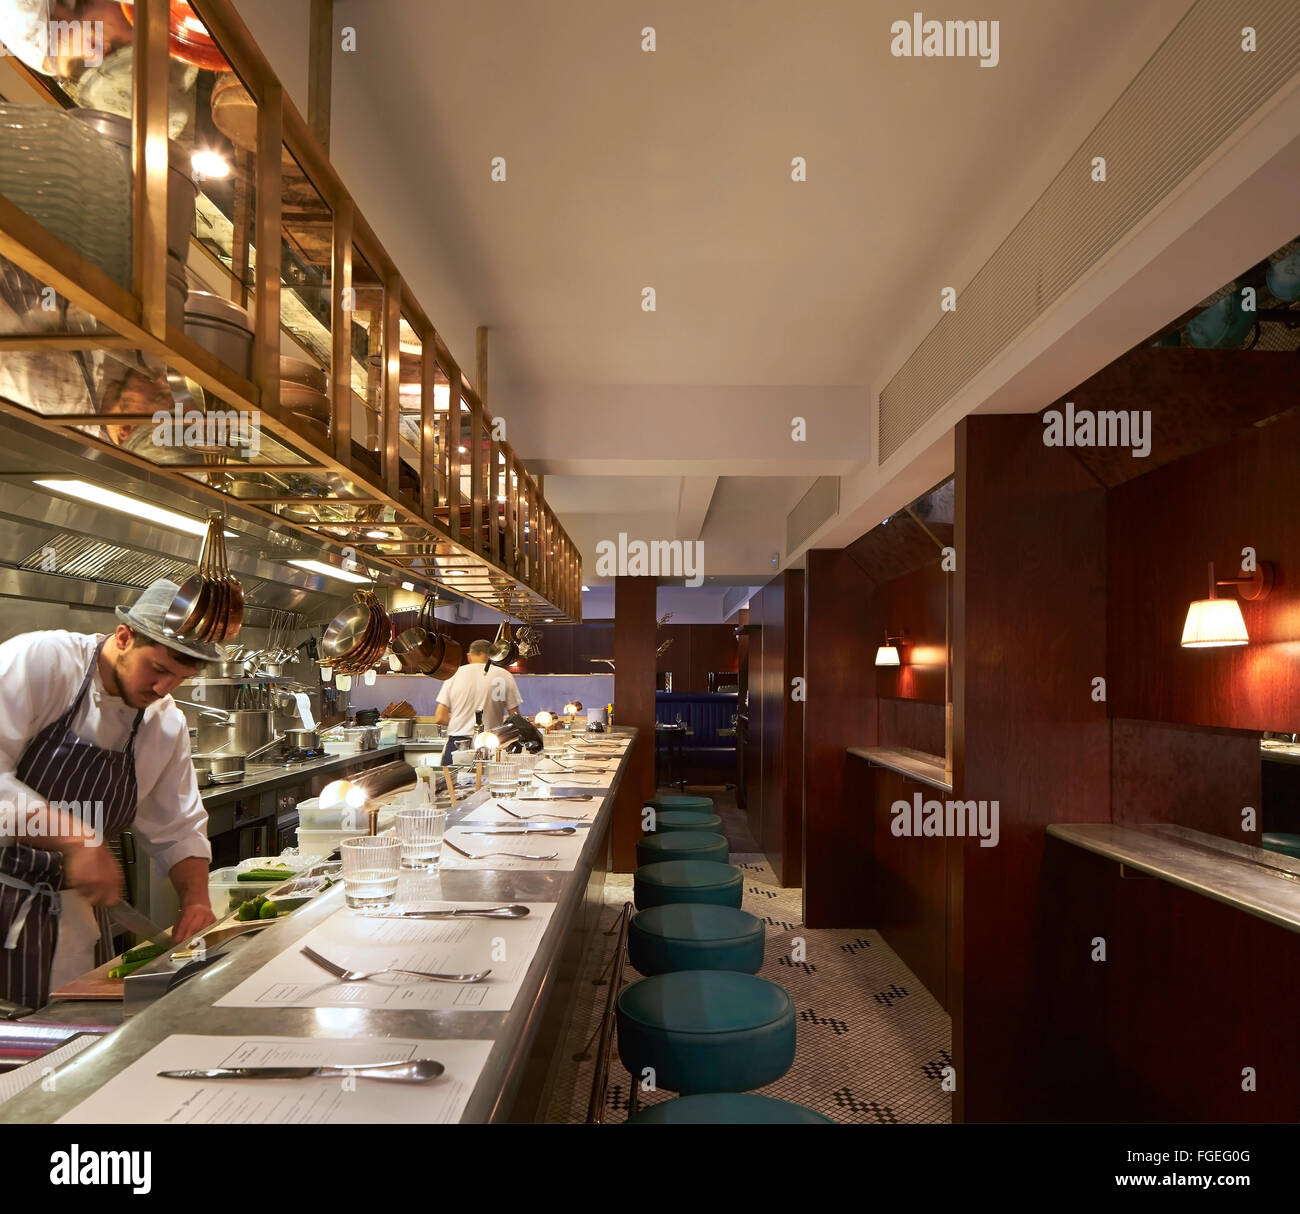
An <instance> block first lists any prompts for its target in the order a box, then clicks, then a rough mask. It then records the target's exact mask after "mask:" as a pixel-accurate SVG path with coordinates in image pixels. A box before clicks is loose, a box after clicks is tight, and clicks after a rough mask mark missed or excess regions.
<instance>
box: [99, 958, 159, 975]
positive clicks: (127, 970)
mask: <svg viewBox="0 0 1300 1214" xmlns="http://www.w3.org/2000/svg"><path fill="white" fill-rule="evenodd" d="M149 961H150V958H146V959H145V960H143V961H132V962H131V963H130V964H127V965H115V966H113V968H112V969H111V970H109V971H108V976H109V977H110V978H125V977H126V976H127V974H133V973H135V971H136V970H138V969H139V968H140V967H141V966H142V965H148V964H149Z"/></svg>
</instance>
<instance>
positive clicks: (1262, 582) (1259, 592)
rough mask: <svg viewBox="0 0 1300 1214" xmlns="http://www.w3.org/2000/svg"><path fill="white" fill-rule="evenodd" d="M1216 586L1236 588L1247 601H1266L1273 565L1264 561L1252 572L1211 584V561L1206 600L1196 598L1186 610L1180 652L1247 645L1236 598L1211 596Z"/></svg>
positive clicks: (1271, 579) (1244, 627)
mask: <svg viewBox="0 0 1300 1214" xmlns="http://www.w3.org/2000/svg"><path fill="white" fill-rule="evenodd" d="M1216 586H1236V587H1237V593H1238V594H1239V595H1240V596H1241V597H1242V598H1243V599H1246V600H1247V601H1256V600H1259V599H1266V598H1268V595H1269V592H1270V591H1271V590H1272V589H1273V566H1272V564H1271V563H1270V562H1268V561H1259V562H1257V563H1256V567H1255V572H1254V573H1242V574H1240V575H1238V576H1237V577H1234V578H1223V579H1220V580H1218V581H1215V578H1214V562H1213V561H1211V562H1210V597H1209V598H1206V599H1197V600H1196V601H1195V602H1193V603H1192V605H1191V606H1190V607H1188V608H1187V619H1186V621H1185V622H1184V624H1183V639H1182V642H1181V644H1182V646H1183V648H1184V649H1213V648H1217V647H1220V646H1224V645H1245V644H1246V643H1247V642H1249V640H1250V637H1249V636H1248V635H1247V633H1246V621H1245V620H1244V619H1243V618H1242V615H1241V604H1240V603H1238V602H1237V600H1236V599H1221V598H1217V597H1215V593H1214V590H1215V587H1216Z"/></svg>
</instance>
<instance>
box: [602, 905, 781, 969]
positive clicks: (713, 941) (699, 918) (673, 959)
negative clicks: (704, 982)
mask: <svg viewBox="0 0 1300 1214" xmlns="http://www.w3.org/2000/svg"><path fill="white" fill-rule="evenodd" d="M765 943H766V938H765V935H764V931H763V921H762V920H761V919H759V918H758V917H757V916H755V915H751V914H750V913H749V912H748V911H743V910H740V909H739V908H737V907H734V906H718V905H716V904H713V903H708V902H675V903H670V904H669V905H667V906H651V907H647V908H646V909H645V910H643V911H637V913H636V914H635V915H633V916H632V919H631V921H630V922H629V923H628V928H627V956H628V960H629V961H631V962H632V965H633V967H634V968H635V969H636V971H637V973H639V974H645V975H646V976H647V977H650V976H651V975H653V974H668V973H673V972H674V971H676V970H737V971H739V972H740V973H742V974H757V973H758V971H759V970H760V969H762V968H763V946H764V944H765Z"/></svg>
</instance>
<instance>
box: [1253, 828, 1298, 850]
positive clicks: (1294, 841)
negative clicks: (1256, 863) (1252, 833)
mask: <svg viewBox="0 0 1300 1214" xmlns="http://www.w3.org/2000/svg"><path fill="white" fill-rule="evenodd" d="M1260 844H1261V845H1262V846H1263V847H1264V848H1265V850H1267V851H1275V852H1280V853H1281V854H1282V855H1284V856H1300V835H1288V834H1281V833H1277V832H1274V831H1269V832H1268V833H1266V834H1264V835H1263V836H1261V838H1260Z"/></svg>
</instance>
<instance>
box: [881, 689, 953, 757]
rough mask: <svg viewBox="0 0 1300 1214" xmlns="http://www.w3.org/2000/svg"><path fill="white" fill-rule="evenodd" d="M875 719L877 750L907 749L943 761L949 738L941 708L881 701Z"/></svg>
mask: <svg viewBox="0 0 1300 1214" xmlns="http://www.w3.org/2000/svg"><path fill="white" fill-rule="evenodd" d="M876 715H877V719H878V721H879V724H878V726H877V729H876V744H877V745H878V746H906V747H908V748H909V749H911V750H923V751H925V752H926V753H927V754H932V755H938V756H940V757H943V754H944V745H945V742H946V738H945V724H944V721H945V718H944V706H943V705H942V704H927V703H925V702H923V701H921V700H887V699H884V698H881V699H878V700H877V701H876Z"/></svg>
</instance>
